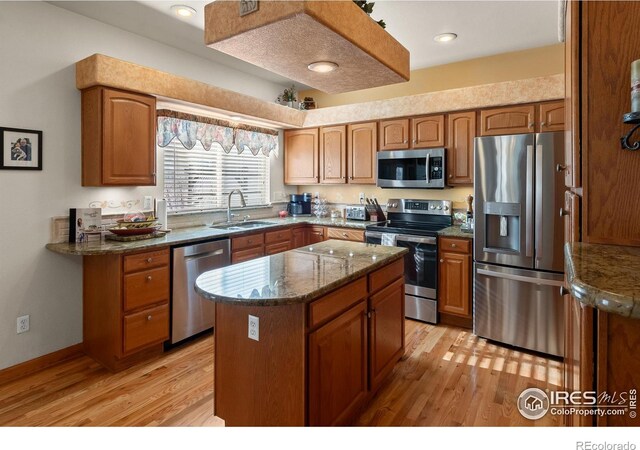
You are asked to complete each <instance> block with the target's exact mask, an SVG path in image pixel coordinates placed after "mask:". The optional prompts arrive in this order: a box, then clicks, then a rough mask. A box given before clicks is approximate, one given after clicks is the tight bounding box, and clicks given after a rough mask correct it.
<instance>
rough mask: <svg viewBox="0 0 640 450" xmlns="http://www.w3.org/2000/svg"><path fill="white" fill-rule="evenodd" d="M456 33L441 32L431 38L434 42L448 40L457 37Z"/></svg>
mask: <svg viewBox="0 0 640 450" xmlns="http://www.w3.org/2000/svg"><path fill="white" fill-rule="evenodd" d="M457 37H458V35H457V34H455V33H442V34H438V35H436V36H434V37H433V40H434V41H436V42H450V41H453V40H454V39H455V38H457Z"/></svg>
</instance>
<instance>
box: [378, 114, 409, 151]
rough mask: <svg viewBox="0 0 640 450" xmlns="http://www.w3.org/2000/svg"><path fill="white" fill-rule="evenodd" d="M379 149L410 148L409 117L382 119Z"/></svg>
mask: <svg viewBox="0 0 640 450" xmlns="http://www.w3.org/2000/svg"><path fill="white" fill-rule="evenodd" d="M379 135H380V145H379V146H378V150H407V149H408V148H409V119H395V120H381V121H380V134H379Z"/></svg>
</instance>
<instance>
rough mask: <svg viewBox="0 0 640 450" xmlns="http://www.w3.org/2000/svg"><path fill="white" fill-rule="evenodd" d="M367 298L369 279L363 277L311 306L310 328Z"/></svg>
mask: <svg viewBox="0 0 640 450" xmlns="http://www.w3.org/2000/svg"><path fill="white" fill-rule="evenodd" d="M366 296H367V279H366V278H365V277H362V278H360V279H358V280H356V281H354V282H353V283H350V284H348V285H346V286H344V287H342V288H340V289H338V290H336V291H333V292H331V293H329V294H327V295H325V296H324V297H322V298H321V299H319V300H316V301H315V302H312V303H311V304H310V305H309V328H314V327H316V326H318V325H320V324H321V323H323V322H326V321H327V320H329V319H332V318H333V317H335V316H337V315H338V314H339V313H341V312H342V311H345V310H347V309H348V308H349V307H351V306H352V305H355V304H356V303H358V302H359V301H360V300H362V299H363V298H365V297H366Z"/></svg>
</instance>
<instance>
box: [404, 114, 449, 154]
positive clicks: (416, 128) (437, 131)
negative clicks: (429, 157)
mask: <svg viewBox="0 0 640 450" xmlns="http://www.w3.org/2000/svg"><path fill="white" fill-rule="evenodd" d="M444 142H445V135H444V114H440V115H437V116H423V117H414V118H413V119H411V148H431V147H444Z"/></svg>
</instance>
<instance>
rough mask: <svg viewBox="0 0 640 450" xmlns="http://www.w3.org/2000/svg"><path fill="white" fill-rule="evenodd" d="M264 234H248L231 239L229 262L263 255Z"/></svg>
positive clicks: (243, 260)
mask: <svg viewBox="0 0 640 450" xmlns="http://www.w3.org/2000/svg"><path fill="white" fill-rule="evenodd" d="M264 251H265V248H264V234H263V233H258V234H250V235H245V236H239V237H236V238H232V239H231V264H237V263H241V262H245V261H250V260H252V259H255V258H260V257H261V256H264Z"/></svg>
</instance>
